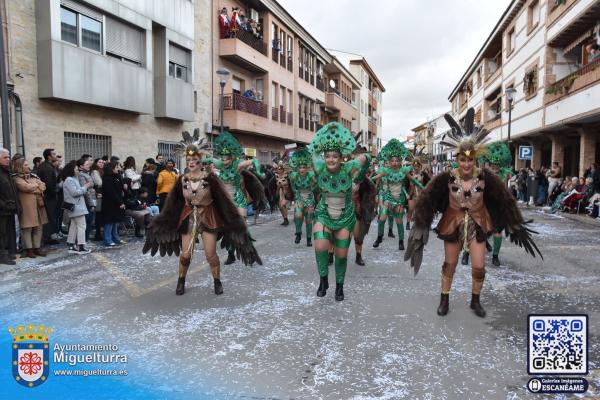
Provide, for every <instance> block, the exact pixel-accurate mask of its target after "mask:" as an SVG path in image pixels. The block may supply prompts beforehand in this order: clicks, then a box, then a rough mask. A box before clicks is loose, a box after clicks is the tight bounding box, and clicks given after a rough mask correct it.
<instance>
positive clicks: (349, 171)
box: [309, 122, 371, 301]
mask: <svg viewBox="0 0 600 400" xmlns="http://www.w3.org/2000/svg"><path fill="white" fill-rule="evenodd" d="M355 147H356V140H355V139H354V138H353V137H352V135H351V134H350V132H349V131H348V130H347V129H346V128H344V126H343V125H341V124H340V123H338V122H330V123H329V124H327V125H325V126H323V127H322V128H321V129H319V130H318V131H317V133H316V134H315V137H314V138H313V140H312V142H311V144H310V147H309V150H310V152H311V154H312V157H313V170H314V172H315V175H316V178H317V185H318V188H319V189H320V194H321V195H320V199H319V202H318V204H317V207H316V210H315V212H316V218H315V225H314V228H313V238H314V240H315V255H316V260H317V267H318V271H319V275H320V277H321V281H320V285H319V289H318V290H317V296H319V297H323V296H325V294H326V291H327V289H328V288H329V280H328V273H329V268H328V254H327V252H328V249H329V246H330V244H333V245H334V252H335V278H336V279H335V280H336V288H335V299H336V300H337V301H342V300H344V278H345V275H346V265H347V257H348V247H350V240H351V235H352V230H353V229H354V224H355V223H356V214H355V212H354V207H353V204H352V182H353V177H354V176H355V174H358V176H364V174H366V171H367V169H368V168H369V163H370V161H371V156H370V155H369V154H361V155H359V156H357V157H356V158H354V159H353V160H349V161H344V159H343V158H344V157H350V156H351V154H352V151H353V150H354V149H355Z"/></svg>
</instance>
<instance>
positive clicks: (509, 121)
mask: <svg viewBox="0 0 600 400" xmlns="http://www.w3.org/2000/svg"><path fill="white" fill-rule="evenodd" d="M511 123H512V100H511V101H509V102H508V150H509V151H510V153H511V154H512V150H511V149H510V125H511ZM511 158H512V157H511ZM511 168H512V165H511Z"/></svg>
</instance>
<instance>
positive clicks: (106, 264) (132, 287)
mask: <svg viewBox="0 0 600 400" xmlns="http://www.w3.org/2000/svg"><path fill="white" fill-rule="evenodd" d="M92 257H94V258H95V259H96V261H98V262H99V263H100V265H101V266H102V267H103V268H104V269H105V270H107V271H108V273H109V274H111V275H112V277H113V278H115V280H116V281H117V282H119V284H121V286H122V287H123V288H124V289H125V290H126V291H127V292H128V293H129V295H130V296H131V297H139V296H141V293H142V289H141V288H140V287H139V286H138V285H137V284H135V283H133V282H132V281H131V280H130V279H129V278H127V277H126V276H125V274H123V273H122V272H121V271H119V269H118V268H116V267H115V266H114V265H113V264H112V263H111V262H110V260H109V259H108V258H106V256H105V255H104V254H101V253H92Z"/></svg>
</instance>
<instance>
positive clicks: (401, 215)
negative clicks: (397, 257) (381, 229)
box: [396, 212, 404, 240]
mask: <svg viewBox="0 0 600 400" xmlns="http://www.w3.org/2000/svg"><path fill="white" fill-rule="evenodd" d="M398 219H399V220H400V222H399V223H397V224H396V226H397V227H398V236H399V237H398V239H399V240H404V224H402V220H403V219H404V213H403V212H401V213H398Z"/></svg>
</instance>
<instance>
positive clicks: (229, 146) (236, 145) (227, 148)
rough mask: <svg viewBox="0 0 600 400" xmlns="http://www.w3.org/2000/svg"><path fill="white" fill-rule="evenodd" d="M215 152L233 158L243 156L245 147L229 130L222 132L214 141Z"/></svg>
mask: <svg viewBox="0 0 600 400" xmlns="http://www.w3.org/2000/svg"><path fill="white" fill-rule="evenodd" d="M214 149H215V154H216V155H218V156H220V157H221V156H230V157H232V158H238V157H241V156H242V154H244V149H242V146H241V145H240V142H238V141H237V140H236V138H234V137H233V135H232V134H231V133H229V132H227V131H225V132H222V133H220V134H219V136H217V138H216V139H215V141H214Z"/></svg>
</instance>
